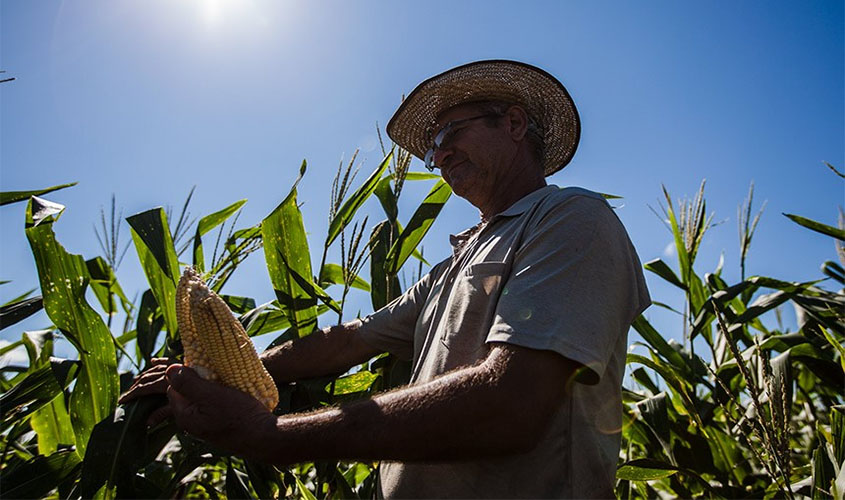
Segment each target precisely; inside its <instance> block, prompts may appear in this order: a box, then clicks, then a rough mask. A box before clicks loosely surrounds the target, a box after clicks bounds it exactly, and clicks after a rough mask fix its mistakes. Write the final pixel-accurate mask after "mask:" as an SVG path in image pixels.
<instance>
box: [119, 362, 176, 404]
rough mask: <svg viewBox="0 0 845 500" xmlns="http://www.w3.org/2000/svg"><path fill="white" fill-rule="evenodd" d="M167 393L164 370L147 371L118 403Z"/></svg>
mask: <svg viewBox="0 0 845 500" xmlns="http://www.w3.org/2000/svg"><path fill="white" fill-rule="evenodd" d="M165 392H167V379H166V378H165V377H164V370H157V371H155V372H153V371H146V372H144V373H143V374H142V375H141V376H140V377H138V379H137V380H136V381H135V383H134V384H132V387H130V388H129V390H128V391H126V393H125V394H124V395H123V396H121V397H120V399H119V400H118V403H120V404H123V403H127V402H129V401H132V400H133V399H136V398H139V397H141V396H146V395H149V394H164V393H165Z"/></svg>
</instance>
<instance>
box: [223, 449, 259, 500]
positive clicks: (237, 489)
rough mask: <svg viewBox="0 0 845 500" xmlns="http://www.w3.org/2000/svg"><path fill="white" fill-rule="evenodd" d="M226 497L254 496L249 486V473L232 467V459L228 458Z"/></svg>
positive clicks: (246, 497)
mask: <svg viewBox="0 0 845 500" xmlns="http://www.w3.org/2000/svg"><path fill="white" fill-rule="evenodd" d="M226 498H227V499H228V498H232V499H235V498H244V499H249V498H253V495H252V494H251V493H250V492H249V486H247V475H246V474H244V473H243V472H241V471H239V470H237V469H235V468H234V467H232V459H231V458H228V459H227V460H226Z"/></svg>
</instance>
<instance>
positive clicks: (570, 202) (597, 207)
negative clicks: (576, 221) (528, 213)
mask: <svg viewBox="0 0 845 500" xmlns="http://www.w3.org/2000/svg"><path fill="white" fill-rule="evenodd" d="M549 187H550V188H551V189H549V193H548V195H547V196H545V197H544V198H543V199H542V201H541V202H540V205H539V206H538V209H539V210H538V211H539V213H540V215H541V217H543V216H544V215H545V214H547V213H548V212H581V213H583V214H584V215H593V216H596V215H599V214H601V213H603V215H606V214H608V213H610V212H612V209H611V206H610V204H609V203H608V202H607V199H606V198H605V196H604V195H603V194H601V193H597V192H595V191H590V190H589V189H585V188H582V187H577V186H567V187H557V186H554V185H552V186H549Z"/></svg>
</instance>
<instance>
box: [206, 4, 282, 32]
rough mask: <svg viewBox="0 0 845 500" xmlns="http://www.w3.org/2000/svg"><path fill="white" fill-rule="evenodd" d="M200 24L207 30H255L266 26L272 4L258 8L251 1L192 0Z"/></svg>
mask: <svg viewBox="0 0 845 500" xmlns="http://www.w3.org/2000/svg"><path fill="white" fill-rule="evenodd" d="M194 1H195V2H196V3H197V11H198V12H199V17H200V20H201V22H202V24H203V25H204V26H205V27H206V28H207V29H209V30H215V31H216V30H219V29H222V28H223V27H226V28H227V29H233V28H239V29H250V30H251V29H255V28H257V27H263V26H267V25H268V17H267V16H268V14H269V13H270V11H272V10H273V9H272V5H273V4H265V5H263V8H260V6H259V5H257V4H256V2H254V1H251V0H194Z"/></svg>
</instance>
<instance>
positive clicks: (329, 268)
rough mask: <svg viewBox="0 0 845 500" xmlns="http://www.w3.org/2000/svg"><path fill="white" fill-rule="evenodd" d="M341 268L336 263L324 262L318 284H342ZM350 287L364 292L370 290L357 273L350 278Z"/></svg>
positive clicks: (368, 285)
mask: <svg viewBox="0 0 845 500" xmlns="http://www.w3.org/2000/svg"><path fill="white" fill-rule="evenodd" d="M343 281H344V280H343V268H342V267H341V266H339V265H338V264H331V263H328V264H325V265H324V266H323V269H322V270H321V273H320V285H321V286H324V287H325V286H328V285H343ZM351 286H352V288H357V289H358V290H363V291H365V292H369V291H370V284H369V283H367V282H366V281H364V279H363V278H361V277H360V276H358V275H355V277H354V278H353V279H352V284H351Z"/></svg>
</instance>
